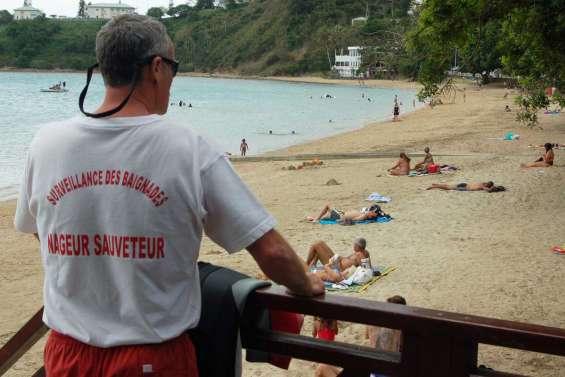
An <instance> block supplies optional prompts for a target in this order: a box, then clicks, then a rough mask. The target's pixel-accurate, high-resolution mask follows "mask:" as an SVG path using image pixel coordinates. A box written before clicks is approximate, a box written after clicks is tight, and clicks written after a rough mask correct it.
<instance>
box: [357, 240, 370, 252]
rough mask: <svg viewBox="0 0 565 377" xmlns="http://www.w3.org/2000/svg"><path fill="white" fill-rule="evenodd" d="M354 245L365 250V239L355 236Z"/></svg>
mask: <svg viewBox="0 0 565 377" xmlns="http://www.w3.org/2000/svg"><path fill="white" fill-rule="evenodd" d="M355 245H357V246H359V247H360V248H361V249H363V250H365V248H366V247H367V241H366V240H365V239H364V238H357V239H356V240H355Z"/></svg>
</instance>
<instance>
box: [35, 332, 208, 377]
mask: <svg viewBox="0 0 565 377" xmlns="http://www.w3.org/2000/svg"><path fill="white" fill-rule="evenodd" d="M45 372H46V375H47V376H48V377H150V376H151V377H169V376H170V377H198V368H197V365H196V353H195V351H194V346H193V345H192V342H191V340H190V337H189V336H188V334H183V335H181V336H179V337H177V338H175V339H171V340H169V341H167V342H164V343H160V344H142V345H133V346H120V347H111V348H100V347H94V346H89V345H88V344H84V343H81V342H79V341H77V340H75V339H73V338H70V337H68V336H66V335H62V334H59V333H57V332H55V331H51V334H50V335H49V339H48V340H47V344H46V345H45Z"/></svg>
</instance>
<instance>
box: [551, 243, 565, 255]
mask: <svg viewBox="0 0 565 377" xmlns="http://www.w3.org/2000/svg"><path fill="white" fill-rule="evenodd" d="M551 251H552V252H553V254H557V255H565V245H563V247H559V246H554V247H552V248H551Z"/></svg>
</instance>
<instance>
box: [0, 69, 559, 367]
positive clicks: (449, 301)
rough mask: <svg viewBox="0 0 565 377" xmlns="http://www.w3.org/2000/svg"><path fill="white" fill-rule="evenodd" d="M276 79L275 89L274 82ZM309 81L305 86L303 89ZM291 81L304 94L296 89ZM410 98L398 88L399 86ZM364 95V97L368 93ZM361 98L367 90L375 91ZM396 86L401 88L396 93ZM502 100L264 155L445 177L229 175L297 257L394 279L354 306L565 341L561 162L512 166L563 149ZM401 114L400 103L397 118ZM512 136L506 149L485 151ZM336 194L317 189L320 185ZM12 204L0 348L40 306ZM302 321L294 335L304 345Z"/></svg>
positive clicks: (334, 170) (359, 329) (492, 92)
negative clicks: (411, 310) (336, 261)
mask: <svg viewBox="0 0 565 377" xmlns="http://www.w3.org/2000/svg"><path fill="white" fill-rule="evenodd" d="M286 79H288V78H286ZM312 80H318V79H312ZM300 81H305V80H304V79H300ZM405 84H406V85H412V84H411V83H405ZM371 85H372V84H371ZM374 85H378V84H377V83H375V84H374ZM401 85H404V84H401ZM504 94H505V90H504V89H501V88H496V87H487V88H484V89H483V90H481V91H478V90H476V89H474V88H472V87H468V89H467V96H466V102H465V103H464V102H463V98H462V97H461V96H458V98H457V101H456V103H454V104H446V105H441V106H437V107H435V108H433V109H430V108H425V109H422V110H419V111H416V112H414V113H411V114H409V115H407V116H405V117H402V114H401V122H398V123H392V122H385V123H378V124H371V125H369V126H367V127H365V128H362V129H360V130H357V131H352V132H348V133H344V134H340V135H337V136H333V137H329V138H326V139H322V140H317V141H314V142H311V143H306V144H302V145H297V146H293V147H291V148H287V149H285V150H279V151H274V152H270V153H267V154H266V156H275V155H277V156H280V155H294V154H300V153H319V154H322V155H323V154H331V153H347V152H390V153H395V154H396V153H398V152H401V151H405V152H407V153H408V154H409V155H412V156H414V157H413V162H417V161H419V160H420V159H421V157H418V156H417V154H421V153H422V150H423V148H424V147H425V146H429V147H430V148H431V150H432V153H435V154H436V155H438V158H437V160H439V162H440V163H445V164H453V165H456V166H457V167H458V168H459V170H458V171H456V172H454V173H452V174H444V175H440V176H424V177H414V178H412V177H390V176H388V175H387V171H386V170H387V168H389V167H391V166H392V165H393V164H394V163H395V161H396V160H395V159H392V158H365V159H339V160H337V159H324V158H323V157H322V159H323V161H324V164H323V165H322V166H321V167H318V168H306V169H302V170H296V171H289V170H283V167H286V166H288V165H290V164H293V163H294V164H295V165H296V162H292V161H290V162H289V161H268V160H267V161H262V162H244V161H241V162H240V161H236V162H235V163H234V165H235V167H236V169H237V170H238V172H239V173H240V174H241V176H242V177H243V179H244V180H245V181H246V182H247V184H248V185H249V186H250V187H251V188H252V190H253V191H254V192H255V193H256V194H257V196H258V197H259V198H260V200H261V201H262V202H263V203H264V205H265V206H266V207H267V208H268V209H269V211H270V212H271V213H272V214H273V215H274V216H275V217H276V219H277V221H278V226H277V229H278V230H279V231H280V232H281V233H282V234H283V235H285V237H286V238H287V239H288V240H289V241H290V243H291V245H293V247H294V248H295V250H296V251H297V252H298V253H299V254H300V255H301V256H302V257H305V256H306V253H307V250H308V246H309V245H310V244H311V243H313V242H315V241H317V240H324V241H326V242H327V243H328V244H329V245H330V246H331V247H332V248H333V249H334V250H336V251H337V252H339V253H342V254H344V253H348V252H349V251H350V250H351V244H352V242H353V240H354V239H355V238H356V237H359V236H362V237H365V238H366V239H367V243H368V245H367V248H368V250H369V251H370V253H371V257H372V262H373V264H376V265H387V266H394V267H396V271H394V272H393V273H391V274H390V275H389V276H387V277H385V278H383V279H381V280H380V281H379V282H378V283H376V284H375V285H373V286H372V287H371V288H369V289H368V290H367V291H366V292H364V293H362V294H357V295H356V296H358V297H362V298H366V299H373V300H385V299H386V298H387V297H389V296H392V295H396V294H399V295H402V296H404V297H405V298H406V300H407V301H408V304H409V305H415V306H420V307H426V308H433V309H440V310H448V311H457V312H462V313H469V314H475V315H482V316H489V317H495V318H501V319H508V320H515V321H522V322H531V323H536V324H541V325H547V326H555V327H561V328H565V295H563V292H562V289H563V287H564V283H565V256H561V255H555V254H552V253H551V252H550V250H549V249H550V247H551V246H555V245H563V243H564V242H565V226H564V224H565V222H564V221H563V219H562V217H563V214H564V213H565V186H564V184H563V182H565V151H563V150H557V151H555V154H556V165H555V166H553V167H551V168H544V169H530V170H523V169H521V168H520V163H522V162H529V161H533V160H535V159H536V158H537V157H539V156H540V155H541V153H542V151H543V149H540V148H529V147H528V145H529V144H543V143H545V142H559V143H565V114H560V115H543V114H540V119H541V122H540V125H541V126H542V128H543V129H528V128H526V127H524V126H521V125H520V124H518V123H516V122H515V121H514V118H515V113H514V112H510V113H506V112H504V106H505V105H506V104H508V105H510V107H512V108H514V104H513V102H512V100H511V99H510V98H508V99H504ZM409 106H411V104H405V107H409ZM507 132H514V133H517V134H520V139H519V140H515V141H502V140H499V139H498V138H501V137H502V136H504V135H505V134H506V133H507ZM332 178H333V179H336V180H337V181H338V182H340V183H341V184H340V185H336V186H326V185H325V183H326V182H327V181H328V180H329V179H332ZM486 180H494V181H495V182H496V183H497V184H501V185H504V186H506V188H507V189H508V191H507V192H504V193H492V194H489V193H484V192H442V191H436V190H432V191H426V190H425V188H426V187H427V186H429V185H430V184H431V183H458V182H479V181H486ZM375 191H376V192H379V193H381V194H383V195H386V196H390V197H392V202H391V203H389V204H385V205H383V208H384V210H385V211H386V212H388V213H390V214H391V215H392V216H393V218H394V220H393V221H392V222H390V223H386V224H369V225H355V226H348V227H343V226H339V225H319V224H311V223H308V222H306V221H304V218H305V216H306V215H312V214H316V213H317V212H318V211H319V209H320V208H321V207H322V206H323V205H324V204H325V203H328V202H329V203H332V204H333V205H335V206H336V207H338V208H343V209H356V208H360V207H363V206H366V205H367V204H368V202H366V201H365V198H366V197H367V196H368V195H369V194H370V193H372V192H375ZM14 209H15V202H13V201H11V202H3V203H0V239H2V240H3V242H2V260H3V263H2V264H1V265H0V287H1V289H2V305H0V344H4V343H5V342H6V341H7V340H8V339H9V338H10V337H11V336H12V335H13V334H14V333H15V332H16V331H17V330H18V329H19V327H20V326H22V325H23V324H24V323H25V321H27V320H28V319H29V317H31V316H32V315H33V314H34V313H35V312H36V311H37V309H39V307H40V306H41V304H42V298H41V295H42V267H41V260H40V256H39V254H38V247H37V241H36V240H35V239H34V238H33V236H29V235H24V234H18V233H16V232H15V231H14V230H13V225H12V221H13V214H14ZM201 260H204V261H208V262H212V263H216V264H220V265H224V266H227V267H230V268H234V269H237V270H239V271H241V272H244V273H247V274H250V275H255V274H257V273H258V272H259V270H258V268H257V266H256V265H255V263H254V262H253V260H252V258H251V256H250V255H249V254H248V253H247V252H245V251H242V252H240V253H236V254H235V255H231V256H230V255H228V254H227V253H226V252H224V251H222V250H221V249H220V247H218V246H217V245H215V244H213V243H212V242H211V241H209V240H208V239H205V240H204V242H203V245H202V250H201ZM311 323H312V319H311V318H307V319H306V322H305V327H304V328H303V334H305V335H306V334H309V333H310V329H311ZM339 328H340V334H339V335H338V336H337V340H339V341H344V342H349V343H354V344H364V345H367V344H368V341H367V340H366V339H365V338H364V327H363V326H361V325H356V324H349V323H340V327H339ZM42 347H43V341H42V342H39V343H38V344H37V345H36V346H35V347H34V348H33V349H32V351H31V352H29V353H28V354H27V355H25V356H24V357H23V358H22V359H21V360H20V362H18V363H17V364H16V365H15V367H13V369H12V370H11V371H10V372H9V373H8V374H7V376H29V375H31V374H32V373H33V371H34V370H35V369H37V368H38V367H39V366H41V363H42ZM479 352H480V355H479V359H480V361H479V363H480V364H486V365H488V366H491V367H493V368H495V369H497V370H500V371H505V372H515V373H520V374H526V375H532V376H544V377H549V376H553V377H558V376H562V375H563V370H565V359H563V358H557V357H550V356H546V355H540V354H534V353H525V352H518V351H512V350H508V349H500V348H493V347H486V346H481V347H480V350H479ZM314 368H315V365H314V364H313V363H310V362H304V361H299V360H294V361H293V362H292V364H291V367H290V370H289V371H282V370H279V369H276V368H274V367H270V366H267V365H263V364H245V366H244V376H269V377H279V376H295V377H298V376H305V377H306V376H312V375H313V371H314Z"/></svg>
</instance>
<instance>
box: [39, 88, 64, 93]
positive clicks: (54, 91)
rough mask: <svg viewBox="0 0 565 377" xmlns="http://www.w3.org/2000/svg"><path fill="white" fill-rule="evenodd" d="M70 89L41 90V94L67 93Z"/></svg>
mask: <svg viewBox="0 0 565 377" xmlns="http://www.w3.org/2000/svg"><path fill="white" fill-rule="evenodd" d="M68 91H69V90H68V89H41V90H40V92H43V93H66V92H68Z"/></svg>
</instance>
